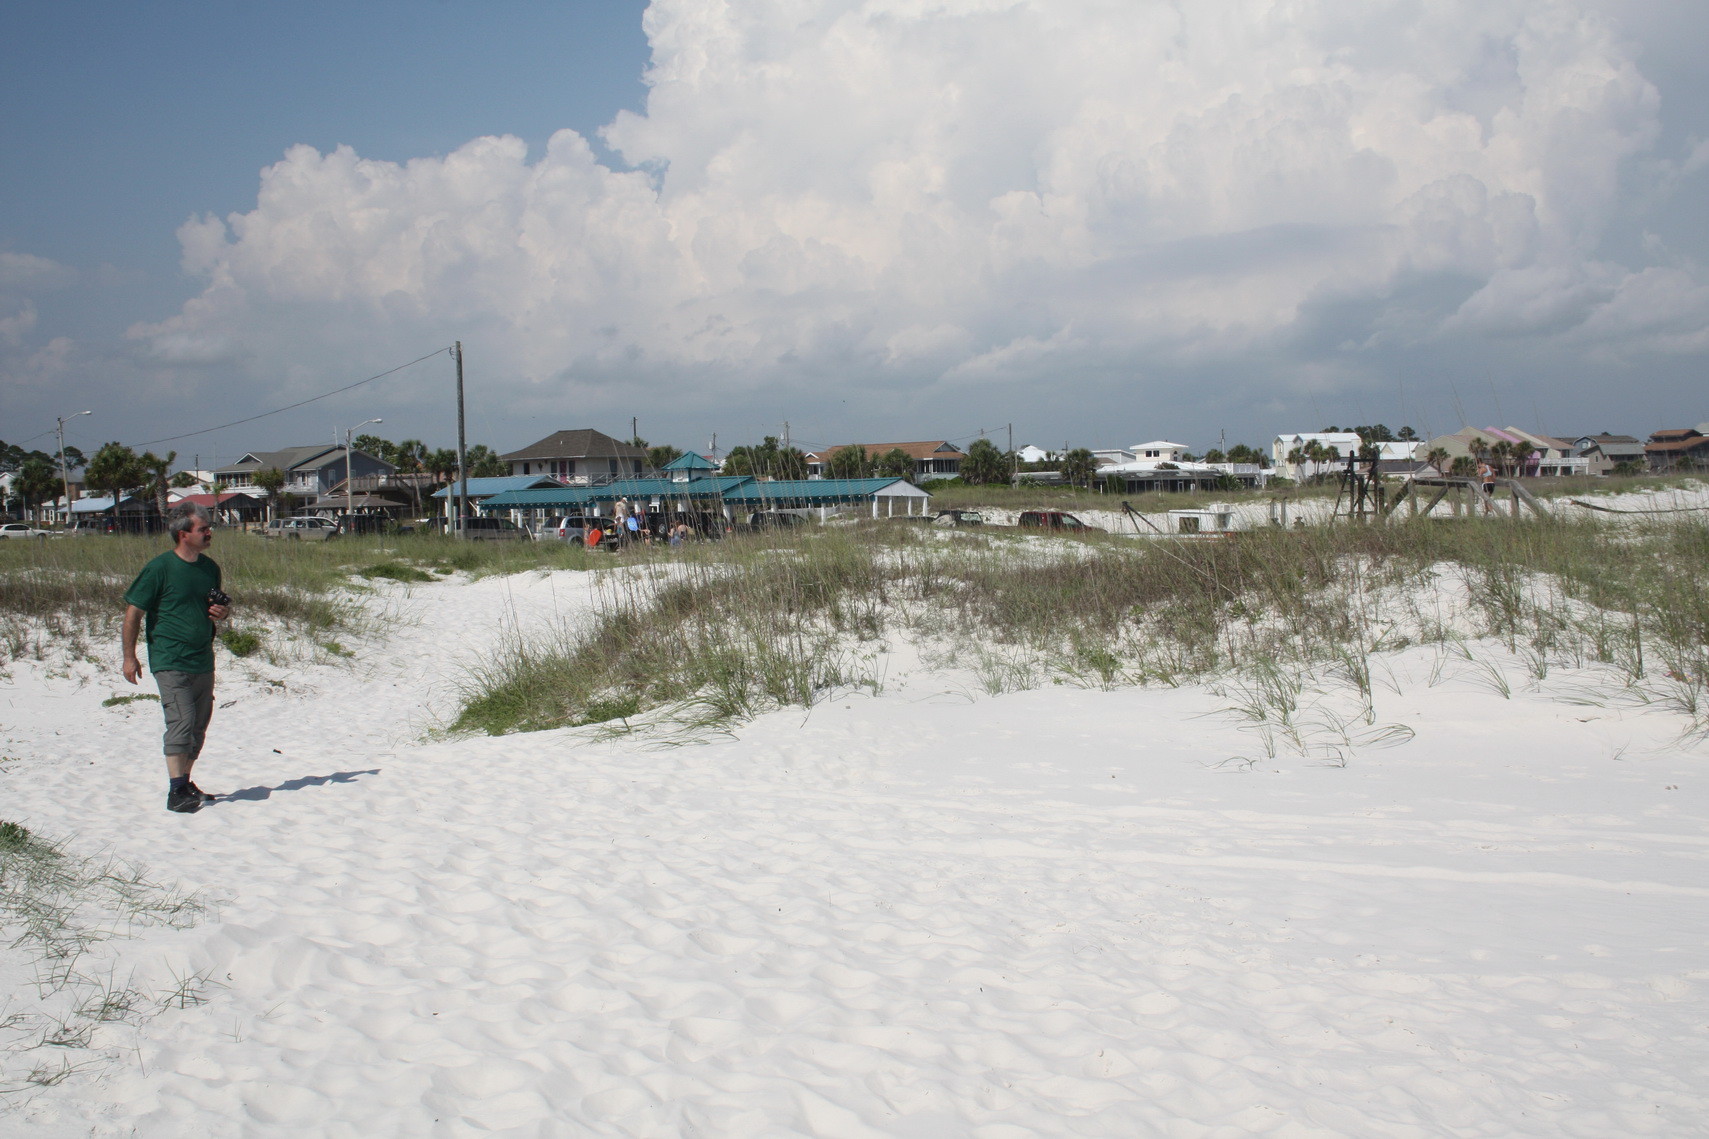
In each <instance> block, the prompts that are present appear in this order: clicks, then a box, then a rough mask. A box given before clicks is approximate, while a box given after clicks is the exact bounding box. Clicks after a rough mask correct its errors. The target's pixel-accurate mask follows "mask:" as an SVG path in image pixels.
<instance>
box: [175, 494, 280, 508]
mask: <svg viewBox="0 0 1709 1139" xmlns="http://www.w3.org/2000/svg"><path fill="white" fill-rule="evenodd" d="M234 498H241V499H243V500H244V501H245V502H254V503H257V504H259V503H263V502H266V501H267V496H266V495H253V494H249V493H247V492H246V491H241V490H228V491H226V492H225V493H224V494H186V495H184V496H183V497H182V498H180V499H179V500H178V501H179V502H193V503H195V504H196V505H197V506H206V507H209V508H210V509H211V508H213V507H216V506H224V505H225V504H226V503H228V502H230V501H231V500H232V499H234ZM238 505H240V506H241V505H242V503H239V504H238Z"/></svg>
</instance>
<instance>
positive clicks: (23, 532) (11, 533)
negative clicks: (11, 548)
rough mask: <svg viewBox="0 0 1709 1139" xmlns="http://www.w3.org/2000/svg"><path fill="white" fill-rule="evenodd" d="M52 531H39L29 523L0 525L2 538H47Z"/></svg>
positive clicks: (5, 523)
mask: <svg viewBox="0 0 1709 1139" xmlns="http://www.w3.org/2000/svg"><path fill="white" fill-rule="evenodd" d="M51 533H53V531H52V530H38V529H36V527H34V526H31V525H30V524H29V523H28V522H3V523H0V538H45V537H47V536H48V535H49V534H51Z"/></svg>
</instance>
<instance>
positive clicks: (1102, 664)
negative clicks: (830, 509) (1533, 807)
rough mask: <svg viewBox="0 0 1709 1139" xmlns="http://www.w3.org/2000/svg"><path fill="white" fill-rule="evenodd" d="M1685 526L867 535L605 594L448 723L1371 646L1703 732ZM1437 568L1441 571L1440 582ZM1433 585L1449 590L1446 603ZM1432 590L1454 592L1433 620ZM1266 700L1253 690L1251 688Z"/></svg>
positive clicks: (1698, 641)
mask: <svg viewBox="0 0 1709 1139" xmlns="http://www.w3.org/2000/svg"><path fill="white" fill-rule="evenodd" d="M1706 541H1709V539H1706V538H1705V530H1704V528H1703V526H1702V525H1701V524H1700V523H1697V522H1693V521H1673V522H1653V523H1652V522H1641V523H1637V524H1632V525H1625V526H1621V527H1618V528H1616V527H1613V526H1611V525H1609V524H1608V523H1606V522H1604V521H1601V520H1587V519H1582V518H1559V519H1545V520H1537V521H1525V522H1519V523H1515V522H1512V521H1510V520H1507V519H1487V520H1486V519H1477V518H1473V519H1461V520H1455V521H1452V522H1436V521H1428V520H1425V521H1420V522H1416V523H1407V524H1401V525H1394V526H1338V527H1315V528H1305V529H1290V530H1281V529H1265V530H1258V531H1254V532H1251V533H1247V534H1243V535H1242V536H1241V537H1240V538H1239V539H1238V540H1236V541H1208V542H1175V541H1167V540H1162V541H1148V542H1135V541H1133V540H1131V539H1124V538H1118V537H1113V536H1110V537H1102V536H1097V535H1093V536H1089V537H1087V538H1083V539H1041V538H1038V537H1027V536H1022V535H1019V534H1017V533H1014V532H1005V531H993V532H990V533H979V534H976V535H973V536H968V537H966V538H965V539H964V540H962V536H960V535H958V540H956V541H948V542H946V541H941V540H937V536H934V535H932V534H930V533H925V532H922V531H921V530H919V529H916V528H909V527H898V526H886V525H884V524H882V523H876V524H868V523H860V524H856V525H852V526H843V527H829V528H825V529H823V530H818V531H810V532H807V533H805V534H804V535H802V536H800V537H793V536H792V537H789V538H776V539H770V540H753V539H750V540H747V541H744V542H732V543H725V544H722V545H719V546H705V547H697V548H695V549H694V550H693V551H692V552H691V553H690V554H689V555H688V556H687V557H685V558H683V559H681V560H680V562H678V563H677V564H675V565H674V566H673V567H672V568H671V569H669V570H668V571H667V570H665V569H662V568H661V569H659V570H657V571H656V572H654V573H652V574H651V575H649V574H647V573H638V574H631V575H627V576H625V577H623V578H621V580H614V581H613V582H612V583H611V584H609V585H607V586H606V587H605V593H604V595H603V596H602V598H601V604H600V610H601V612H602V613H604V614H605V616H604V618H603V620H602V621H601V623H600V626H599V627H598V628H597V629H593V630H564V631H561V632H560V633H559V634H558V635H557V636H556V637H553V638H550V639H548V640H546V641H532V642H529V641H526V640H523V639H520V638H519V639H517V640H514V641H513V642H512V643H510V644H508V645H506V646H505V647H504V649H503V651H501V652H499V653H497V654H495V655H493V656H492V657H491V658H489V659H488V660H487V661H486V662H484V663H483V664H482V665H480V666H479V667H478V668H477V669H476V670H475V672H474V673H473V675H472V676H471V680H470V685H469V691H468V694H467V700H466V703H465V706H464V709H463V714H462V717H461V718H460V719H459V721H458V722H457V724H456V726H457V727H458V728H462V729H477V730H484V731H488V732H494V733H498V732H506V731H518V730H531V729H538V728H545V727H552V726H557V725H564V724H576V723H587V722H591V721H592V720H594V719H598V718H603V717H600V716H597V715H595V714H594V709H596V708H599V707H609V706H610V705H611V704H612V702H613V701H619V700H621V701H627V702H628V705H626V706H631V707H633V709H634V711H635V712H642V711H645V710H647V709H651V708H658V707H661V706H665V705H669V704H673V703H676V704H680V705H682V706H683V708H686V709H690V710H691V712H693V711H694V710H698V711H699V712H704V713H705V714H706V717H707V722H714V721H718V720H720V718H723V719H729V718H740V717H743V716H746V715H751V714H753V713H754V712H757V711H760V710H764V709H766V708H771V707H777V706H782V705H789V704H801V705H810V704H812V703H813V702H814V701H815V700H816V699H818V698H820V695H821V694H822V693H824V692H826V691H834V690H836V689H838V688H842V687H847V686H851V685H855V686H860V685H865V686H872V687H876V686H877V685H878V683H879V674H878V671H877V667H876V665H875V661H876V658H877V656H878V653H879V651H880V649H881V648H882V646H883V643H884V638H886V637H895V636H899V637H903V638H906V639H910V640H913V641H914V642H916V643H917V644H918V645H919V646H920V647H921V648H922V649H923V650H924V651H925V652H926V654H927V655H928V657H929V658H930V659H931V660H932V661H933V663H936V664H941V665H949V666H960V667H964V668H967V669H969V670H971V671H972V672H973V673H974V674H975V675H977V676H978V677H979V678H980V682H981V683H982V685H983V686H984V687H985V688H986V689H987V690H988V691H993V692H996V691H1005V690H1009V689H1013V688H1019V687H1029V686H1034V685H1038V684H1045V683H1052V682H1054V683H1073V684H1088V685H1099V686H1111V685H1118V684H1136V683H1150V682H1164V683H1179V682H1182V681H1184V680H1190V679H1201V678H1206V677H1211V676H1216V675H1220V674H1240V675H1243V676H1248V677H1249V678H1255V680H1254V682H1255V683H1257V682H1260V681H1262V677H1261V676H1260V675H1259V674H1260V673H1263V672H1264V671H1265V670H1269V671H1270V673H1271V674H1272V681H1271V684H1270V689H1269V691H1270V693H1271V695H1270V696H1269V697H1266V699H1273V700H1275V701H1282V702H1284V703H1285V696H1286V694H1285V693H1284V692H1282V691H1281V690H1280V689H1278V688H1276V686H1275V682H1274V677H1275V676H1276V675H1279V674H1278V672H1277V670H1285V669H1297V668H1301V667H1306V666H1310V667H1312V668H1316V669H1320V670H1321V669H1329V670H1333V671H1334V672H1335V673H1336V674H1337V675H1340V676H1343V677H1345V678H1346V679H1347V682H1348V683H1349V684H1351V685H1352V686H1354V687H1355V688H1358V689H1361V690H1363V691H1364V692H1365V693H1366V695H1367V697H1368V696H1369V689H1370V684H1371V680H1370V665H1369V658H1370V655H1371V654H1372V653H1375V652H1381V651H1385V650H1392V649H1398V648H1403V647H1406V646H1407V645H1411V644H1418V643H1435V644H1442V645H1449V646H1452V645H1458V644H1461V643H1463V642H1464V641H1465V640H1466V639H1467V638H1481V637H1492V638H1498V639H1500V640H1501V641H1502V642H1503V643H1504V644H1505V645H1506V646H1507V647H1508V648H1509V649H1510V650H1511V651H1512V652H1514V653H1522V654H1529V655H1528V659H1532V660H1535V662H1536V664H1535V665H1534V669H1536V670H1540V671H1541V672H1544V673H1546V671H1547V669H1548V667H1549V666H1550V664H1551V663H1556V664H1561V665H1574V666H1584V665H1586V664H1590V663H1597V664H1603V665H1609V666H1613V667H1615V668H1617V669H1619V670H1620V671H1621V672H1622V673H1623V674H1624V675H1625V676H1627V677H1628V678H1629V680H1630V682H1631V683H1632V684H1634V685H1635V684H1638V683H1640V682H1643V683H1644V684H1646V685H1647V686H1648V688H1647V689H1646V690H1647V691H1649V692H1650V693H1652V695H1658V694H1659V695H1660V696H1661V697H1663V698H1665V699H1667V700H1668V701H1669V702H1670V703H1672V704H1674V705H1675V706H1677V707H1679V708H1680V709H1682V710H1683V711H1685V712H1686V713H1687V714H1688V715H1690V716H1691V717H1693V720H1694V722H1696V723H1698V724H1702V723H1704V714H1703V713H1704V699H1703V696H1704V684H1705V679H1704V678H1705V672H1706V660H1705V649H1704V645H1705V641H1706V636H1709V558H1705V557H1704V556H1703V555H1704V553H1705V552H1709V550H1706ZM1444 575H1449V576H1451V577H1452V581H1451V582H1449V584H1448V585H1447V586H1446V587H1445V586H1444V584H1443V583H1444V581H1445V580H1447V578H1445V576H1444ZM1445 590H1446V592H1445ZM1444 596H1446V597H1448V598H1450V599H1451V603H1449V604H1448V608H1446V609H1445V608H1444V604H1445V603H1444V600H1443V598H1444ZM1262 687H1263V686H1262V684H1261V683H1260V689H1262Z"/></svg>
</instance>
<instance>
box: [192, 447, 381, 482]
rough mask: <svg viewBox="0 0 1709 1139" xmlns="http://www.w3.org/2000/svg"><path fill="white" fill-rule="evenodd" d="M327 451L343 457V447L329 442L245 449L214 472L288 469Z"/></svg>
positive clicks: (233, 472) (236, 472)
mask: <svg viewBox="0 0 1709 1139" xmlns="http://www.w3.org/2000/svg"><path fill="white" fill-rule="evenodd" d="M328 451H337V452H338V457H339V458H343V457H344V448H343V447H336V446H333V445H332V444H330V443H321V444H317V445H315V446H304V447H285V448H282V449H280V450H277V451H246V452H245V453H244V456H243V458H241V459H239V460H238V461H237V462H235V463H232V464H230V465H229V466H224V467H221V468H219V469H218V470H216V471H215V472H214V474H216V475H223V474H246V473H248V472H250V471H265V470H269V469H274V468H277V469H278V470H281V471H289V470H293V469H295V468H297V467H300V466H302V465H303V464H305V463H308V462H311V461H312V460H314V459H318V458H320V457H321V456H322V455H324V454H326V453H327V452H328ZM370 458H372V456H370Z"/></svg>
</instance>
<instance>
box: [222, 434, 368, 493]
mask: <svg viewBox="0 0 1709 1139" xmlns="http://www.w3.org/2000/svg"><path fill="white" fill-rule="evenodd" d="M350 468H351V473H353V474H354V475H355V476H356V479H357V480H358V482H360V480H362V479H364V478H377V477H379V476H383V475H390V474H392V473H393V472H394V471H395V470H396V469H397V468H396V467H394V466H392V464H390V463H388V462H386V461H385V460H383V459H376V458H375V457H374V456H372V455H370V454H368V453H367V452H366V451H363V450H361V449H359V448H358V449H354V450H352V451H351V452H350ZM265 470H278V471H279V472H281V473H282V474H283V475H284V476H285V486H284V493H286V494H293V495H296V496H297V497H299V498H307V499H313V498H318V497H319V496H320V495H323V494H326V493H327V492H328V491H330V490H332V488H333V487H334V486H337V485H340V484H342V483H343V482H344V474H345V472H344V448H343V447H339V446H335V445H334V444H331V443H321V444H318V445H316V446H312V447H286V448H284V449H283V450H279V451H249V452H246V453H245V454H244V456H243V458H241V459H239V460H238V461H237V462H235V463H232V464H231V465H230V466H225V467H220V468H219V469H218V470H216V471H215V472H214V479H215V480H216V481H218V482H222V483H224V484H225V485H226V488H227V489H228V490H238V489H240V488H246V487H253V486H254V485H255V476H256V474H258V473H259V472H261V471H265Z"/></svg>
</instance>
